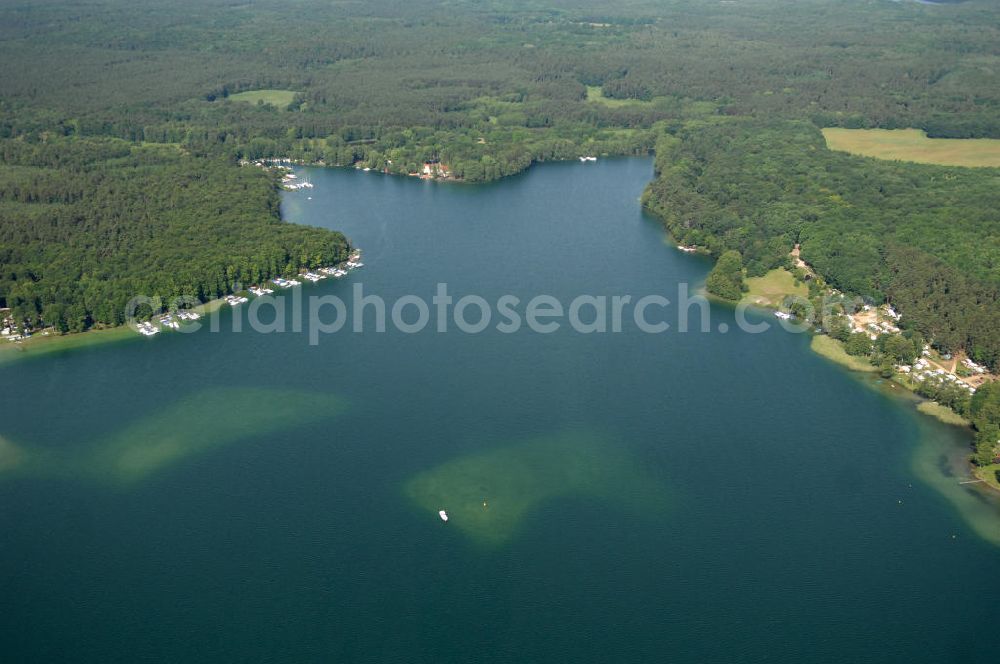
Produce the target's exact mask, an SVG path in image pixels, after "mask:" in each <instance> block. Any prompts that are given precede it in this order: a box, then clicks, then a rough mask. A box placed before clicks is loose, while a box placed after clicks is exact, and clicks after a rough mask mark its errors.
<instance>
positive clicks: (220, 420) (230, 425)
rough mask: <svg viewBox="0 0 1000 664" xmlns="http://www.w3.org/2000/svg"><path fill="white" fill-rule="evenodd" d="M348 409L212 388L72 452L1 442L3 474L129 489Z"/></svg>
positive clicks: (290, 393) (334, 401)
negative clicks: (209, 454) (186, 464)
mask: <svg viewBox="0 0 1000 664" xmlns="http://www.w3.org/2000/svg"><path fill="white" fill-rule="evenodd" d="M345 410H346V405H345V402H344V401H343V400H342V399H340V398H339V397H337V396H335V395H332V394H324V393H316V392H305V391H298V390H274V389H261V388H212V389H207V390H202V391H199V392H195V393H193V394H189V395H186V396H184V397H181V398H180V399H178V400H176V401H174V402H173V403H170V404H168V405H166V406H164V407H163V408H161V409H159V410H156V411H154V412H152V413H150V414H149V415H146V416H143V417H141V418H139V419H137V420H135V421H133V422H132V423H131V424H128V425H126V426H124V427H123V428H121V429H119V430H118V431H117V432H115V433H112V434H111V435H110V436H108V437H106V438H101V439H98V440H94V441H89V442H84V443H82V444H80V445H79V446H72V447H70V448H69V449H66V450H54V449H42V448H32V447H30V446H20V447H15V446H14V445H13V444H12V443H6V444H5V443H3V441H2V439H0V471H4V470H10V471H17V472H20V473H22V474H26V475H31V476H38V477H46V476H63V477H84V478H88V479H93V480H96V481H98V482H101V483H106V482H111V483H115V484H119V485H129V484H132V483H134V482H138V481H140V480H143V479H145V478H147V477H148V476H150V475H152V474H154V473H156V472H159V471H162V470H166V469H167V468H170V467H172V466H175V465H177V464H179V463H181V462H183V461H185V460H186V459H189V458H191V457H194V456H197V455H199V454H204V453H206V452H209V451H211V450H213V449H216V448H220V447H223V446H225V445H230V444H233V443H236V442H238V441H240V440H244V439H249V438H252V437H259V436H261V435H265V434H273V435H275V436H276V437H278V438H280V437H281V435H282V434H281V432H283V431H287V430H290V429H293V428H294V427H296V426H298V425H301V424H304V423H309V422H315V421H319V420H324V419H328V418H332V417H336V416H337V415H340V414H341V413H343V412H344V411H345Z"/></svg>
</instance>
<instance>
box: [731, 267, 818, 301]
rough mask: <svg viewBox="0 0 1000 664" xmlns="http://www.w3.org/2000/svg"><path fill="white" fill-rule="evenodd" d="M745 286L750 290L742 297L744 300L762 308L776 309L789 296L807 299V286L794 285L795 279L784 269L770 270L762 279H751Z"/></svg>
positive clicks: (800, 283) (801, 284) (802, 284)
mask: <svg viewBox="0 0 1000 664" xmlns="http://www.w3.org/2000/svg"><path fill="white" fill-rule="evenodd" d="M746 284H747V287H748V288H749V289H750V290H749V291H748V292H747V294H746V295H744V296H743V298H744V300H749V301H750V302H752V303H753V304H756V305H758V306H762V307H774V308H777V307H778V306H780V305H781V302H782V300H784V299H785V297H787V296H789V295H794V296H798V297H802V298H807V297H809V288H808V286H806V285H805V284H804V283H802V282H799V284H798V285H796V284H795V277H794V276H793V275H792V273H791V272H789V271H788V270H785V269H784V268H778V269H775V270H771V271H770V272H768V273H767V274H765V275H764V276H763V277H751V278H749V279H747V280H746Z"/></svg>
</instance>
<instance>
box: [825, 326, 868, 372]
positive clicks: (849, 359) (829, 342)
mask: <svg viewBox="0 0 1000 664" xmlns="http://www.w3.org/2000/svg"><path fill="white" fill-rule="evenodd" d="M809 347H810V348H812V350H813V352H814V353H817V354H819V355H822V356H823V357H825V358H826V359H828V360H830V361H832V362H836V363H837V364H839V365H841V366H844V367H847V368H848V369H850V370H851V371H864V372H869V373H870V372H873V371H878V369H877V368H876V367H874V366H872V365H871V363H870V362H868V360H867V359H865V358H863V357H855V356H854V355H848V354H847V351H846V350H844V344H842V343H840V342H839V341H837V340H836V339H834V338H832V337H828V336H826V335H825V334H823V335H816V336H815V337H813V338H812V341H811V342H810V344H809Z"/></svg>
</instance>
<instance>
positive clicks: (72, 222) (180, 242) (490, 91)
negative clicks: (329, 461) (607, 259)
mask: <svg viewBox="0 0 1000 664" xmlns="http://www.w3.org/2000/svg"><path fill="white" fill-rule="evenodd" d="M998 19H1000V8H998V7H997V5H996V4H995V3H991V2H987V1H985V0H970V1H969V2H962V3H955V4H951V3H949V4H945V5H925V4H919V3H916V2H891V1H890V0H868V1H862V0H848V1H846V2H830V1H828V0H805V1H803V2H795V3H789V2H784V1H779V0H749V1H745V2H744V1H741V2H722V3H707V2H696V1H693V0H673V1H670V0H668V1H666V2H659V1H656V2H654V1H652V0H623V1H622V2H618V3H614V4H609V3H606V2H597V1H596V0H573V1H569V2H559V1H555V0H552V1H551V2H545V1H541V2H528V3H524V2H513V1H502V0H484V1H480V2H471V1H468V2H467V1H464V0H456V1H453V2H446V3H442V2H429V1H424V0H415V1H408V2H399V1H395V0H387V1H377V2H368V3H356V2H329V1H323V2H321V1H320V0H288V1H285V2H272V1H269V0H265V1H263V2H255V3H236V2H230V1H229V0H178V1H176V2H170V3H165V2H153V1H151V0H131V1H129V2H125V1H124V0H95V1H93V2H88V3H66V2H57V1H55V0H39V1H36V2H31V3H24V2H6V1H2V0H0V62H2V63H3V64H2V68H0V154H2V164H0V307H9V308H10V309H11V310H12V314H13V315H14V317H15V318H17V319H19V320H25V321H29V322H31V323H32V324H35V325H38V324H47V325H54V326H56V327H57V328H58V329H60V330H63V331H76V330H82V329H86V328H87V327H89V326H92V325H98V324H104V325H114V324H118V323H120V322H121V321H122V316H123V313H124V302H126V301H127V300H128V299H129V298H130V297H131V296H132V295H135V294H137V293H144V294H157V295H161V296H163V297H165V298H166V297H171V296H175V295H188V296H191V297H195V298H198V299H200V300H205V299H209V298H212V297H215V296H218V295H220V294H224V293H226V292H229V291H230V290H231V289H232V288H233V287H234V284H236V283H243V284H248V283H254V282H257V281H259V280H262V279H265V278H267V277H270V276H274V275H277V274H285V273H291V272H295V271H297V270H298V269H299V268H302V267H307V266H313V265H317V264H320V263H325V262H331V261H333V260H336V259H339V258H342V257H343V256H344V255H345V252H346V250H347V243H346V240H345V238H344V237H343V236H341V235H340V234H338V233H333V232H329V231H325V230H319V229H308V228H301V227H296V226H292V225H290V224H287V223H285V222H282V221H281V220H280V218H279V215H278V210H277V202H278V184H277V181H276V179H275V178H274V176H272V175H270V174H269V173H267V172H266V171H263V170H261V169H256V168H247V167H241V166H240V163H241V162H245V161H246V160H254V159H259V158H265V157H290V158H293V159H301V160H304V161H307V162H310V163H314V162H321V163H324V164H327V165H331V166H332V165H343V166H347V165H351V164H357V165H364V166H367V167H371V168H374V169H379V170H385V171H388V172H391V173H399V174H405V173H412V172H415V171H416V170H418V169H419V167H420V165H421V164H422V163H423V162H425V161H428V160H436V161H439V162H440V163H443V164H446V165H447V166H448V168H449V169H450V172H451V173H452V175H453V177H454V178H455V179H459V180H464V181H468V182H475V181H486V180H492V179H497V178H501V177H504V176H507V175H510V174H514V173H517V172H520V171H522V170H524V169H525V168H528V167H529V166H530V165H531V164H532V163H535V162H538V161H546V160H553V159H567V158H574V157H576V156H578V155H580V154H618V155H628V154H645V153H648V152H649V151H652V150H655V151H656V155H657V170H656V178H655V180H654V181H653V182H652V183H651V185H650V187H649V189H648V191H647V193H646V196H645V203H646V205H647V206H648V207H649V209H651V210H652V211H654V212H656V213H658V214H659V215H660V216H662V217H663V219H664V221H665V223H666V224H667V226H668V227H669V228H670V230H671V231H672V232H673V233H674V235H675V236H676V237H677V238H678V240H680V241H683V242H685V243H691V244H697V245H700V246H702V247H705V248H707V250H708V251H709V252H710V253H712V254H713V255H714V256H716V257H719V256H722V255H723V254H724V253H726V252H729V251H737V252H739V254H740V256H741V257H742V260H743V263H744V265H745V267H746V269H747V273H748V274H749V275H751V276H753V275H757V274H762V273H764V272H766V271H767V270H768V269H770V268H772V267H775V266H778V265H781V264H782V263H783V261H785V260H787V255H788V252H789V251H790V250H791V248H792V247H793V246H794V245H795V244H796V243H799V244H801V247H802V257H803V258H804V259H805V260H807V261H808V262H809V263H810V264H812V265H813V266H814V267H815V269H816V270H817V271H818V272H819V273H820V274H822V275H823V277H824V278H825V279H826V280H827V281H828V282H829V283H830V284H832V285H835V286H837V287H839V288H841V289H842V290H844V291H848V292H851V293H857V294H860V295H864V296H866V297H870V298H873V299H875V300H877V301H886V300H887V301H891V302H892V303H893V304H894V305H895V306H896V307H897V308H898V309H899V310H900V311H901V312H902V313H903V315H904V321H905V322H906V324H907V325H910V326H913V327H914V328H916V329H918V330H919V331H920V332H921V334H923V335H924V336H926V337H928V338H933V339H934V340H935V343H937V344H939V345H940V346H941V347H942V348H944V349H958V348H964V349H966V350H968V351H969V353H970V354H971V355H972V356H973V357H974V358H976V359H977V360H979V361H982V362H985V363H987V364H989V365H990V366H992V367H994V368H995V367H996V366H997V364H998V362H1000V307H998V297H1000V295H998V289H1000V213H998V212H997V210H1000V193H998V192H1000V186H998V184H1000V172H998V170H997V169H993V168H976V169H972V168H958V167H941V166H922V165H916V164H904V163H898V162H889V161H877V160H874V159H869V158H863V157H855V156H851V155H848V154H846V153H838V152H832V151H830V150H828V149H827V148H826V146H825V143H824V140H823V136H822V134H821V133H820V128H823V127H845V128H874V127H878V128H888V129H891V128H903V127H914V128H919V129H923V130H925V131H926V132H927V133H928V135H929V136H931V137H950V138H968V137H983V138H1000V20H998ZM259 90H262V91H284V94H278V95H272V96H270V97H269V96H268V95H267V94H262V95H259V96H257V98H256V99H255V97H254V96H248V95H243V94H242V93H246V92H252V91H259ZM269 99H270V100H271V101H269ZM248 100H250V101H248Z"/></svg>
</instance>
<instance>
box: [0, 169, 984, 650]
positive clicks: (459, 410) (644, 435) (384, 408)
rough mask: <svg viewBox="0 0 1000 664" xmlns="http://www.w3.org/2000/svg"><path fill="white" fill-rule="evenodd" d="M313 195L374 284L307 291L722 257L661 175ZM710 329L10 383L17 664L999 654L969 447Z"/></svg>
mask: <svg viewBox="0 0 1000 664" xmlns="http://www.w3.org/2000/svg"><path fill="white" fill-rule="evenodd" d="M300 176H302V177H308V178H309V179H310V180H311V182H312V183H313V184H314V185H315V188H314V189H312V190H310V191H308V193H307V192H306V191H299V192H295V193H289V194H287V195H286V196H285V202H284V214H285V216H286V218H287V219H289V220H291V221H295V222H298V223H304V224H313V225H317V226H324V227H329V228H335V229H341V230H343V231H344V232H345V233H346V234H347V235H348V236H349V237H350V238H351V239H352V241H353V242H354V243H355V244H356V245H358V246H360V247H361V248H362V249H363V250H364V256H363V260H364V262H365V267H364V268H362V269H361V270H359V271H357V272H354V273H352V274H351V275H350V276H348V277H346V278H344V279H342V280H339V281H334V280H326V281H322V282H320V283H319V284H316V285H308V284H307V285H306V286H304V287H303V289H302V295H303V296H305V297H308V296H311V295H330V296H336V297H339V298H341V299H342V300H344V301H348V300H349V299H350V298H351V297H352V294H353V289H354V288H355V287H356V285H357V284H361V286H362V287H363V289H364V293H365V294H368V295H377V296H379V297H380V298H383V299H384V300H385V301H386V302H387V303H390V304H391V303H393V302H396V301H398V300H399V298H402V297H404V296H416V297H417V298H421V299H424V300H426V301H428V302H430V300H431V298H432V297H433V295H434V294H435V292H436V289H437V288H438V284H446V285H447V288H448V290H449V293H451V294H452V295H453V296H454V298H455V299H456V300H458V299H459V298H461V297H463V296H466V295H478V296H481V297H482V298H483V299H484V300H485V301H486V302H488V303H492V302H496V301H497V300H498V299H499V298H501V297H502V296H504V295H513V296H515V297H517V298H518V299H519V301H521V302H527V301H528V300H530V299H531V298H533V297H535V296H537V295H543V294H544V295H550V296H552V297H553V298H555V299H556V300H557V301H559V302H564V303H569V302H570V301H571V300H573V299H574V298H576V297H578V296H580V295H591V296H595V297H596V296H602V295H603V296H614V295H624V294H628V295H631V296H632V297H633V298H634V299H638V298H640V297H643V296H646V295H650V294H662V295H663V296H666V297H667V298H668V299H670V300H675V298H676V295H677V292H678V291H677V285H678V284H679V283H688V284H691V285H692V289H696V288H698V287H700V285H701V284H703V282H704V278H705V275H706V273H707V270H708V267H709V264H708V263H707V262H706V260H705V259H703V258H700V257H697V256H690V255H685V254H682V253H680V252H678V251H677V250H676V249H674V248H673V247H672V246H671V245H670V243H669V242H668V241H667V239H666V238H665V236H664V233H663V230H662V227H661V225H660V224H659V223H658V222H657V221H656V220H654V219H652V218H649V217H648V216H645V215H644V214H643V213H642V211H641V209H640V206H639V203H638V197H639V195H640V193H641V192H642V189H643V187H644V186H645V184H646V183H647V182H648V181H649V179H650V178H651V176H652V162H651V160H649V159H623V160H602V161H599V162H597V163H596V164H593V163H590V164H582V163H576V162H574V163H560V164H546V165H541V166H537V167H533V168H532V169H531V170H530V171H529V172H528V173H526V174H524V175H521V176H518V177H513V178H509V179H507V180H504V181H501V182H498V183H493V184H489V185H483V186H471V185H469V186H466V185H451V184H442V183H433V182H424V181H420V180H417V179H415V178H394V177H389V176H383V175H380V174H375V173H361V172H357V171H353V170H334V169H330V170H323V169H302V171H300ZM415 311H416V308H415V307H414V308H413V310H411V311H409V313H408V314H407V316H406V318H407V320H412V319H413V318H415V314H414V312H415ZM476 311H477V310H476V309H475V308H469V309H468V310H467V318H468V319H469V320H471V321H474V320H476V319H477V315H476ZM648 311H649V313H650V318H651V319H656V318H658V317H663V312H664V311H668V310H667V309H664V308H660V309H657V308H656V307H651V308H650V309H649V310H648ZM710 314H711V326H710V329H709V330H708V331H705V332H701V331H689V332H686V333H684V332H680V331H679V330H678V329H677V326H676V325H673V326H672V327H671V329H669V330H668V331H666V332H664V333H648V332H644V331H642V330H640V329H637V327H636V326H635V325H632V324H625V325H623V329H622V331H621V332H617V333H616V332H611V331H608V332H605V333H601V332H595V333H590V334H584V333H581V332H579V331H576V330H573V329H571V328H570V326H569V325H566V324H564V325H562V326H560V328H559V329H558V330H556V331H554V332H552V333H547V334H546V333H539V332H535V331H532V330H530V329H526V328H522V329H520V330H518V331H516V332H512V333H505V332H502V331H500V330H498V329H496V325H495V321H494V322H493V323H492V324H491V325H489V326H487V327H486V329H484V330H483V331H481V332H479V333H465V332H462V331H461V330H458V329H453V328H449V329H448V331H447V332H443V333H442V332H437V331H436V329H435V327H434V326H433V324H432V325H430V326H428V327H427V328H426V329H424V330H423V331H420V332H417V333H413V334H408V333H404V332H403V331H401V330H399V329H396V327H395V326H392V325H389V326H387V328H388V329H387V330H386V331H385V332H377V331H374V329H369V330H367V331H365V332H363V333H354V332H352V331H351V325H347V326H345V328H344V329H342V330H340V331H339V332H333V333H329V334H324V335H322V336H320V337H318V338H317V339H316V341H317V343H316V344H315V345H311V344H310V340H309V335H308V334H307V332H306V331H304V332H302V333H293V332H291V331H289V332H285V333H277V332H275V333H270V334H261V333H256V332H253V331H249V329H248V327H249V326H248V325H247V322H246V321H243V319H244V318H245V317H246V316H248V315H249V307H248V305H244V306H243V307H242V308H241V309H240V310H238V311H237V312H236V313H235V314H234V312H233V310H230V309H228V308H227V309H226V310H225V311H223V312H222V314H221V318H220V321H219V327H220V328H221V331H219V332H212V331H211V330H210V329H208V326H206V327H205V329H202V330H201V331H199V332H197V333H194V334H160V335H158V336H156V337H153V338H151V339H137V340H135V341H132V342H130V343H124V344H114V345H105V346H94V347H91V348H86V349H80V350H77V351H74V352H73V353H68V354H65V355H61V356H54V357H45V358H39V359H36V360H30V361H24V362H20V363H14V364H10V365H7V366H4V367H2V368H0V376H3V377H4V379H5V381H4V382H5V383H6V389H5V393H4V397H3V399H2V401H0V423H2V424H0V532H2V533H3V536H2V539H0V583H2V591H0V616H2V617H0V648H2V655H0V656H2V659H3V660H4V661H9V662H31V661H34V662H51V661H73V662H110V661H127V662H134V661H139V660H145V661H165V662H166V661H169V662H181V661H183V662H197V661H205V662H220V661H294V662H308V661H324V662H329V661H338V662H339V661H343V662H348V661H350V662H386V661H398V662H469V661H477V662H524V661H553V662H565V661H577V662H607V661H654V660H655V661H691V662H703V661H723V660H724V661H733V660H740V661H763V660H768V661H787V662H801V661H810V662H843V661H851V662H868V661H871V662H879V661H890V660H892V661H908V662H942V661H962V662H994V661H996V647H995V644H993V643H992V640H991V639H990V637H989V635H990V634H991V633H992V630H993V628H994V626H995V621H996V617H997V615H998V609H1000V583H998V582H997V581H996V580H995V575H996V571H997V570H998V569H1000V548H998V547H997V546H996V545H994V544H992V543H990V542H989V541H987V539H984V538H983V537H980V536H979V535H977V533H976V530H974V528H973V527H972V526H970V525H969V524H970V523H973V524H974V525H977V527H978V528H979V530H980V531H982V532H984V533H985V534H987V535H989V532H990V531H991V529H992V530H993V531H995V530H996V529H997V527H998V526H997V524H998V523H1000V520H998V518H997V515H998V514H1000V512H998V510H997V506H996V502H995V500H993V499H991V498H990V497H988V496H984V495H982V494H978V493H975V492H974V491H972V490H970V489H966V488H959V485H958V483H957V482H958V480H959V479H961V477H957V476H952V475H950V474H949V473H955V472H959V473H960V472H961V465H960V464H961V462H960V459H961V456H962V455H963V454H964V453H965V451H964V449H963V444H964V442H963V440H962V438H961V433H960V432H957V431H952V430H950V429H948V428H947V427H944V426H943V425H938V424H937V423H935V422H933V421H930V420H928V419H926V418H924V417H922V416H918V415H917V414H916V413H915V412H914V411H913V408H912V404H911V403H909V402H908V401H907V400H905V399H903V398H898V397H896V396H894V395H893V394H892V393H891V392H892V390H891V389H870V388H869V387H868V386H866V385H864V384H863V381H864V379H862V378H858V377H855V376H853V375H850V374H848V373H846V372H844V371H842V370H841V369H840V368H839V367H836V366H833V365H831V364H829V363H827V362H826V361H825V360H823V359H822V358H820V357H818V356H816V355H814V354H812V353H811V352H810V351H809V347H808V346H809V339H808V336H807V335H806V334H794V333H790V332H787V331H785V330H783V329H781V328H779V327H776V326H774V325H773V324H772V326H771V329H769V330H768V331H766V332H764V333H760V334H747V333H744V332H741V331H739V330H738V324H737V323H738V321H737V320H736V318H735V312H734V311H733V310H732V309H731V308H727V307H724V306H715V305H713V306H712V308H711V311H710ZM234 315H235V316H236V317H237V318H238V319H240V320H241V321H242V324H243V330H244V331H242V332H239V333H237V332H233V331H232V328H233V316H234ZM286 315H287V316H288V317H289V326H288V327H289V328H291V323H292V321H291V316H292V315H293V314H292V312H291V311H290V310H289V311H286ZM326 315H328V316H332V313H331V310H328V311H327V312H326ZM581 316H583V317H584V318H589V316H588V314H587V313H582V314H581ZM625 320H626V323H628V321H629V320H630V319H629V318H628V317H626V319H625ZM665 320H670V316H669V315H668V316H667V317H666V318H665ZM767 321H770V322H772V323H773V321H774V319H773V317H770V316H767V315H766V314H764V313H760V314H751V322H754V323H760V322H767ZM366 322H367V323H369V324H372V325H374V323H375V316H374V315H372V316H371V317H370V318H369V319H368V320H367V321H366ZM720 324H724V327H725V328H726V329H727V331H726V332H722V331H720V330H721V329H722V328H720ZM882 387H885V386H882ZM956 458H957V459H959V462H958V465H956V462H955V459H956ZM949 492H951V494H949ZM962 501H965V502H966V503H967V504H968V505H970V506H971V507H969V509H971V510H978V512H977V514H978V515H979V517H978V518H979V521H978V522H977V521H975V519H973V520H972V521H970V520H967V519H966V518H963V516H962V515H961V514H960V512H959V511H958V510H957V509H956V507H955V505H956V504H959V505H961V504H962ZM439 509H445V510H447V512H448V514H449V517H450V518H449V520H448V521H447V522H444V521H442V520H441V519H440V518H439V516H438V513H437V512H438V510H439Z"/></svg>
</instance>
